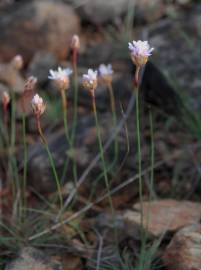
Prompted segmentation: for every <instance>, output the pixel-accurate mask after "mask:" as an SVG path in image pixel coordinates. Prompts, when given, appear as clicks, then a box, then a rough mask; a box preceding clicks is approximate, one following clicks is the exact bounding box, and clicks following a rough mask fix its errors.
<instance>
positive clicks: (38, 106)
mask: <svg viewBox="0 0 201 270" xmlns="http://www.w3.org/2000/svg"><path fill="white" fill-rule="evenodd" d="M32 108H33V113H34V115H35V118H36V124H37V129H38V132H39V135H40V137H41V140H42V143H43V145H44V146H45V149H46V151H47V154H48V158H49V161H50V165H51V168H52V172H53V175H54V178H55V181H56V185H57V191H58V195H59V200H60V207H61V208H62V206H63V198H62V192H61V185H60V181H59V177H58V174H57V171H56V167H55V163H54V160H53V157H52V154H51V152H50V149H49V146H48V143H47V140H46V138H45V136H44V133H43V130H42V128H41V122H40V117H41V115H42V114H43V113H44V111H45V104H44V102H43V99H42V98H41V97H39V95H35V96H34V97H33V99H32Z"/></svg>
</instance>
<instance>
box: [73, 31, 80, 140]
mask: <svg viewBox="0 0 201 270" xmlns="http://www.w3.org/2000/svg"><path fill="white" fill-rule="evenodd" d="M79 49H80V39H79V36H77V35H74V36H73V38H72V41H71V50H72V66H73V75H74V104H73V107H74V111H73V128H72V135H71V140H72V144H73V142H74V138H75V129H76V124H77V105H78V104H77V103H78V70H77V60H78V53H79Z"/></svg>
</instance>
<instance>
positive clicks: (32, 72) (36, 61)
mask: <svg viewBox="0 0 201 270" xmlns="http://www.w3.org/2000/svg"><path fill="white" fill-rule="evenodd" d="M57 66H58V61H57V59H56V57H55V55H53V54H52V53H48V52H43V51H41V52H37V53H36V54H35V55H34V57H33V59H32V60H31V62H30V64H29V67H28V70H27V77H28V76H35V77H36V78H37V79H38V83H39V84H44V83H45V82H47V80H48V75H49V70H50V69H55V68H56V67H57Z"/></svg>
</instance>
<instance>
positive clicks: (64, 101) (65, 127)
mask: <svg viewBox="0 0 201 270" xmlns="http://www.w3.org/2000/svg"><path fill="white" fill-rule="evenodd" d="M60 92H61V99H62V108H63V121H64V129H65V135H66V139H67V141H68V142H70V138H69V132H68V120H67V114H68V107H67V99H66V91H65V90H61V91H60Z"/></svg>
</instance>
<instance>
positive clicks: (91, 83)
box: [82, 69, 98, 91]
mask: <svg viewBox="0 0 201 270" xmlns="http://www.w3.org/2000/svg"><path fill="white" fill-rule="evenodd" d="M97 74H98V72H97V70H95V71H94V70H93V69H88V72H87V74H83V76H82V83H83V86H84V88H85V89H87V90H90V91H92V90H95V89H96V88H97V84H98V82H97Z"/></svg>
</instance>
